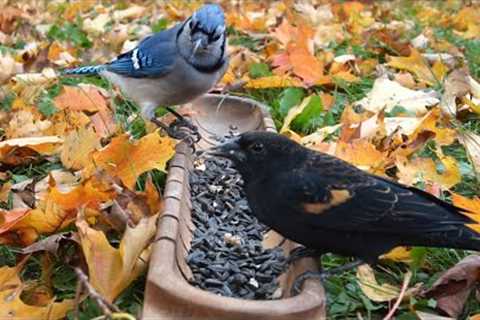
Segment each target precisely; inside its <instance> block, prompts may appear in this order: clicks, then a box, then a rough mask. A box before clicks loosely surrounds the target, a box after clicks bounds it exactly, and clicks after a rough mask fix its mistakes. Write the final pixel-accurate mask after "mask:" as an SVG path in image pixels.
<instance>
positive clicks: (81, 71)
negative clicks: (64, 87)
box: [62, 65, 105, 76]
mask: <svg viewBox="0 0 480 320" xmlns="http://www.w3.org/2000/svg"><path fill="white" fill-rule="evenodd" d="M104 68H105V66H104V65H97V66H84V67H79V68H74V69H66V70H63V71H62V74H63V75H77V76H80V75H95V74H98V73H99V72H100V71H102V70H103V69H104Z"/></svg>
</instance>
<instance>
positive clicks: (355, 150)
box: [335, 139, 386, 174]
mask: <svg viewBox="0 0 480 320" xmlns="http://www.w3.org/2000/svg"><path fill="white" fill-rule="evenodd" d="M335 155H336V156H337V157H339V158H340V159H343V160H345V161H347V162H350V163H351V164H353V165H356V166H357V167H359V168H361V169H364V170H368V171H370V172H372V173H377V174H381V173H382V171H383V165H382V164H383V163H384V161H385V159H386V157H385V154H384V153H383V152H381V151H378V150H377V149H376V148H375V146H374V145H373V144H372V143H370V142H368V141H367V140H365V139H357V140H355V141H354V142H352V143H347V142H343V141H338V142H337V148H336V149H335Z"/></svg>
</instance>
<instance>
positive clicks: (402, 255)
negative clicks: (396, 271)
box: [380, 247, 412, 263]
mask: <svg viewBox="0 0 480 320" xmlns="http://www.w3.org/2000/svg"><path fill="white" fill-rule="evenodd" d="M411 252H412V248H411V247H396V248H393V249H392V250H390V251H389V252H387V253H385V254H384V255H382V256H381V257H380V259H385V260H391V261H396V262H405V263H410V262H412V256H411Z"/></svg>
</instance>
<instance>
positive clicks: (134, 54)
mask: <svg viewBox="0 0 480 320" xmlns="http://www.w3.org/2000/svg"><path fill="white" fill-rule="evenodd" d="M132 63H133V69H135V70H138V69H140V63H139V61H138V48H135V49H134V50H133V52H132Z"/></svg>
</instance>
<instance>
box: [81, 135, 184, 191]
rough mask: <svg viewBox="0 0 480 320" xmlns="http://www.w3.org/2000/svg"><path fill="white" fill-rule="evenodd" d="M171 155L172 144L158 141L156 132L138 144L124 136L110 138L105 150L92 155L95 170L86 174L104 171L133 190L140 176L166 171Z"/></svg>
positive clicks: (162, 138)
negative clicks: (147, 172)
mask: <svg viewBox="0 0 480 320" xmlns="http://www.w3.org/2000/svg"><path fill="white" fill-rule="evenodd" d="M174 152H175V150H174V141H173V140H172V139H170V138H168V137H161V136H160V135H159V134H158V132H152V133H150V134H148V135H146V136H144V137H143V138H141V139H140V140H138V141H131V140H130V139H129V136H128V135H127V134H123V135H120V136H118V137H115V138H113V139H112V142H110V144H109V145H108V146H107V147H105V148H104V149H102V150H99V151H95V152H94V153H93V162H94V163H95V166H93V165H92V166H90V167H89V168H88V170H87V174H92V173H93V172H95V170H97V169H104V170H105V171H106V172H107V173H108V174H110V175H111V176H117V177H119V178H120V179H121V180H122V182H123V183H124V184H125V186H127V187H128V188H130V189H133V187H134V186H135V183H136V181H137V178H138V176H140V175H141V174H142V173H144V172H146V171H149V170H152V169H158V170H165V166H166V163H167V161H168V160H169V159H170V158H171V157H172V156H173V154H174Z"/></svg>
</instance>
